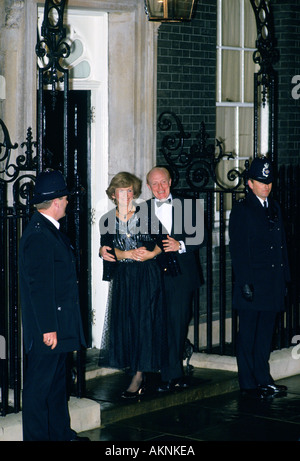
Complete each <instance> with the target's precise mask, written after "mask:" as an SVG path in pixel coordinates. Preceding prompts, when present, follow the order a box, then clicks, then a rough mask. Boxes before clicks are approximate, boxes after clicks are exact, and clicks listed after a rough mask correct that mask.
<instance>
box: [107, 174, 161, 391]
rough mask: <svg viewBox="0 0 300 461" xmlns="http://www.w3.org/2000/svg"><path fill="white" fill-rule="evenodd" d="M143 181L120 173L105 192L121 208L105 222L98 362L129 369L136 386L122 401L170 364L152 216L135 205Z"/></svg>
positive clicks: (141, 389) (108, 215) (157, 250)
mask: <svg viewBox="0 0 300 461" xmlns="http://www.w3.org/2000/svg"><path fill="white" fill-rule="evenodd" d="M141 184H142V182H141V180H140V179H139V178H137V177H136V176H134V175H132V174H131V173H127V172H121V173H118V174H117V175H116V176H114V178H113V179H112V180H111V183H110V185H109V187H108V189H107V191H106V193H107V195H108V197H109V198H110V199H111V200H113V201H114V203H115V204H116V208H114V209H113V210H111V211H109V212H108V213H106V214H105V215H104V216H102V218H101V219H100V233H101V243H100V244H101V247H100V256H101V257H102V258H103V261H104V268H103V269H104V270H103V279H104V280H108V281H110V289H109V296H108V305H107V312H106V320H105V324H104V329H103V337H102V344H101V351H100V360H99V363H100V364H102V365H107V366H111V367H113V368H119V369H125V370H128V371H129V372H130V374H131V376H132V380H131V383H130V385H129V387H128V388H127V390H126V391H125V392H123V394H122V397H124V398H134V397H137V396H139V395H141V394H143V393H144V391H145V385H144V378H145V377H144V373H145V372H153V371H159V370H160V369H161V366H162V365H163V364H164V363H165V360H166V359H165V357H167V353H166V352H167V351H166V345H167V341H166V333H165V329H166V320H165V308H164V300H163V289H162V278H161V271H160V268H159V266H158V264H157V262H156V261H155V257H156V255H157V254H159V253H160V251H161V250H160V249H159V247H158V246H157V245H156V242H155V237H152V236H151V233H150V224H149V225H148V216H147V213H143V214H142V213H141V209H142V208H143V207H142V206H139V205H137V204H135V203H134V199H136V198H138V197H139V195H140V193H141Z"/></svg>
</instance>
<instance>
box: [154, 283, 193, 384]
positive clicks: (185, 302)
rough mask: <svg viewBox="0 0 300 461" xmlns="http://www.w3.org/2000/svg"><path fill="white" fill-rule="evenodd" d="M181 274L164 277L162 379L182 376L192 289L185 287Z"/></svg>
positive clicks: (167, 379) (166, 379)
mask: <svg viewBox="0 0 300 461" xmlns="http://www.w3.org/2000/svg"><path fill="white" fill-rule="evenodd" d="M180 279H181V276H178V277H171V276H165V277H164V285H165V296H166V303H167V337H168V366H167V367H163V368H162V369H161V379H162V381H169V380H171V379H176V378H180V377H182V376H183V350H184V343H185V339H186V337H187V332H188V326H189V322H190V320H191V307H192V299H193V291H192V290H191V289H188V290H187V289H186V287H185V283H183V282H182V281H181V280H180Z"/></svg>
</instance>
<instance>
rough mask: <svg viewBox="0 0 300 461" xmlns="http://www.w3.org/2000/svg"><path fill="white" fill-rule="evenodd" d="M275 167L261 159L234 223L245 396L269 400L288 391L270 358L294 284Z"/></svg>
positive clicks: (235, 295) (235, 302) (251, 172)
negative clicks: (275, 376) (288, 288)
mask: <svg viewBox="0 0 300 461" xmlns="http://www.w3.org/2000/svg"><path fill="white" fill-rule="evenodd" d="M272 181H273V172H272V165H271V163H270V162H269V160H268V159H267V158H258V157H257V158H255V159H254V160H253V161H252V163H251V166H250V170H249V180H248V186H249V192H248V193H247V195H246V197H245V199H243V200H241V201H239V202H237V203H235V204H234V205H233V208H232V211H231V214H230V220H229V237H230V243H229V248H230V253H231V259H232V265H233V271H234V290H233V309H236V310H237V311H238V315H239V333H238V339H237V364H238V376H239V384H240V388H241V391H242V394H243V395H247V396H250V397H257V398H265V397H268V396H271V395H274V394H276V393H277V394H278V393H279V392H283V391H286V387H285V386H280V385H277V384H275V383H274V380H273V378H272V376H271V375H270V368H269V357H270V352H271V345H272V336H273V332H274V327H275V321H276V317H277V315H278V313H279V312H280V311H283V310H284V308H285V303H284V297H285V293H286V286H287V282H288V281H289V279H290V273H289V266H288V258H287V248H286V241H285V232H284V225H283V221H282V216H281V211H280V208H279V204H278V203H277V202H276V201H275V200H274V199H273V198H272V197H271V196H270V192H271V189H272Z"/></svg>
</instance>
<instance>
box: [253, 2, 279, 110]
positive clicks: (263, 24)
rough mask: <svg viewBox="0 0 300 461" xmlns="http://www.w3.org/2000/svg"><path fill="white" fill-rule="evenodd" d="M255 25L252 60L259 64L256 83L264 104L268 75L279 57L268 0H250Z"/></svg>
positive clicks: (268, 83)
mask: <svg viewBox="0 0 300 461" xmlns="http://www.w3.org/2000/svg"><path fill="white" fill-rule="evenodd" d="M250 2H251V5H252V8H253V11H254V15H255V20H256V27H257V39H256V47H257V50H255V51H254V53H253V61H254V62H255V63H256V64H258V65H259V67H260V69H259V72H258V83H259V85H261V94H262V103H263V105H265V104H266V101H267V92H268V88H269V85H270V81H269V80H270V76H271V75H273V73H274V70H273V64H275V63H276V62H277V61H278V59H279V51H278V50H277V49H276V48H275V45H276V40H275V37H274V26H273V20H272V19H273V18H272V14H271V12H270V8H269V1H268V0H250Z"/></svg>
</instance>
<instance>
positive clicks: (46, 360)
mask: <svg viewBox="0 0 300 461" xmlns="http://www.w3.org/2000/svg"><path fill="white" fill-rule="evenodd" d="M68 193H69V192H68V190H67V187H66V184H65V181H64V178H63V176H62V175H61V173H60V172H58V171H54V170H46V171H45V172H42V173H40V174H39V175H38V177H37V179H36V183H35V189H34V195H33V203H34V204H35V205H36V208H37V211H35V213H34V214H33V216H32V218H31V220H30V222H29V223H28V225H27V226H26V228H25V231H24V233H23V235H22V238H21V240H20V252H19V281H20V295H21V307H22V320H23V333H24V345H25V352H26V354H27V368H26V370H25V371H24V375H25V378H24V387H23V405H22V417H23V440H24V441H48V440H51V441H79V440H82V438H80V437H78V436H77V434H76V433H75V432H74V431H73V430H72V429H71V428H70V416H69V410H68V401H67V390H66V357H67V353H68V352H71V351H74V350H78V349H80V348H81V346H82V345H84V344H85V340H84V336H83V330H82V323H81V316H80V309H79V298H78V289H77V276H76V267H75V258H74V255H73V252H72V249H71V246H70V243H69V240H68V238H67V237H66V236H64V235H63V233H62V232H61V231H60V230H59V220H60V219H61V218H62V217H63V216H65V210H66V206H67V204H68V200H67V195H68Z"/></svg>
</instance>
